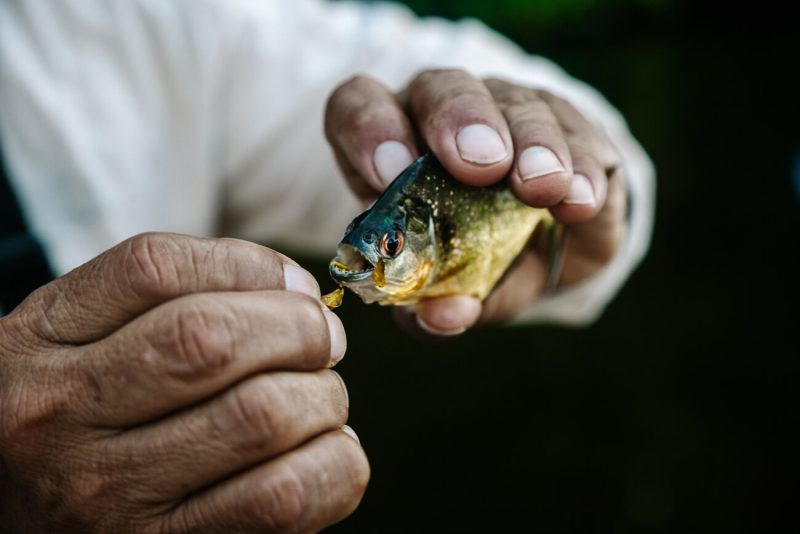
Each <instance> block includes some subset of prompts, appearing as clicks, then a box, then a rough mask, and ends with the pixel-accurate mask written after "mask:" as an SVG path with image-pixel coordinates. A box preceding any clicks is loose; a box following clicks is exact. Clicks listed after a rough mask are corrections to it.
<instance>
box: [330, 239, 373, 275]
mask: <svg viewBox="0 0 800 534" xmlns="http://www.w3.org/2000/svg"><path fill="white" fill-rule="evenodd" d="M374 270H375V266H374V265H373V264H372V263H371V262H370V261H369V259H367V257H366V256H364V255H363V254H362V253H361V251H360V250H358V249H357V248H355V247H353V246H351V245H344V244H343V245H339V249H338V250H337V252H336V257H335V258H334V259H332V260H331V262H330V264H329V265H328V272H330V274H331V277H332V278H333V279H334V280H336V281H337V282H341V283H345V284H346V283H350V282H360V281H362V280H366V279H367V278H371V277H372V272H373V271H374Z"/></svg>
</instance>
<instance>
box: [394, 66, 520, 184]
mask: <svg viewBox="0 0 800 534" xmlns="http://www.w3.org/2000/svg"><path fill="white" fill-rule="evenodd" d="M406 98H407V99H408V105H409V107H410V109H411V111H412V115H413V118H414V120H415V121H416V123H417V126H418V128H419V130H420V133H421V134H422V136H423V137H424V138H425V141H426V142H427V144H428V146H429V147H430V148H431V150H432V151H433V152H434V153H435V154H436V157H437V159H438V160H439V161H440V162H441V163H442V165H444V167H445V168H446V169H447V170H448V171H449V172H450V174H452V175H453V176H454V177H455V178H456V179H458V180H460V181H462V182H464V183H465V184H469V185H475V186H482V185H489V184H493V183H495V182H498V181H500V180H501V179H502V178H503V177H504V176H506V175H507V174H508V172H509V171H510V170H511V164H512V163H513V158H514V145H513V142H512V139H511V133H510V132H509V130H508V124H507V123H506V120H505V118H504V117H503V114H502V112H501V111H500V109H499V108H498V107H497V105H496V104H495V101H494V98H493V97H492V94H491V93H490V92H489V89H488V88H487V87H486V86H485V85H484V84H483V82H482V81H480V80H478V79H476V78H474V77H472V76H470V75H469V74H467V73H466V72H464V71H461V70H431V71H425V72H423V73H422V74H420V75H419V76H417V78H416V79H415V80H414V81H413V82H411V85H409V87H408V91H407V94H406Z"/></svg>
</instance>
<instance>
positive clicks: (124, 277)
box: [20, 233, 319, 344]
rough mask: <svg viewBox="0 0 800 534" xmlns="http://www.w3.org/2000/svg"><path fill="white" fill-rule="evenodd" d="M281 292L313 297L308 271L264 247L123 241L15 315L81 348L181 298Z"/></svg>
mask: <svg viewBox="0 0 800 534" xmlns="http://www.w3.org/2000/svg"><path fill="white" fill-rule="evenodd" d="M284 288H285V289H290V290H294V291H299V292H302V293H306V294H308V295H312V296H315V297H318V296H319V285H317V282H316V281H315V280H314V278H313V277H312V276H311V275H310V274H309V273H308V272H306V271H305V270H303V269H301V268H300V267H299V266H298V265H297V264H296V263H295V262H294V261H292V260H290V259H289V258H287V257H286V256H284V255H282V254H279V253H277V252H275V251H273V250H270V249H268V248H264V247H261V246H258V245H255V244H253V243H248V242H246V241H240V240H235V239H204V238H197V237H189V236H184V235H177V234H161V233H151V234H141V235H138V236H136V237H133V238H131V239H128V240H126V241H124V242H122V243H120V244H119V245H117V246H115V247H114V248H112V249H110V250H108V251H107V252H105V253H103V254H101V255H100V256H98V257H96V258H95V259H93V260H91V261H89V262H88V263H86V264H85V265H82V266H81V267H78V268H77V269H75V270H73V271H72V272H70V273H69V274H67V275H65V276H63V277H61V278H59V279H58V280H56V281H54V282H52V283H50V284H48V285H46V286H44V287H42V288H41V289H39V290H37V291H36V292H34V294H33V295H32V296H31V298H30V299H29V301H27V303H26V304H25V305H24V306H20V308H21V310H20V313H21V315H22V316H21V319H22V320H24V321H25V322H26V323H27V324H28V326H29V328H30V330H31V331H32V332H34V333H35V334H36V335H38V336H39V337H41V338H43V339H46V340H48V341H50V342H52V343H59V344H82V343H88V342H91V341H94V340H97V339H100V338H102V337H104V336H106V335H108V334H109V333H111V332H113V331H114V330H116V329H117V328H119V327H120V326H122V325H123V324H125V323H127V322H128V321H130V320H131V319H132V318H133V317H135V316H137V315H139V314H141V313H143V312H145V311H147V310H148V309H150V308H153V307H154V306H157V305H158V304H160V303H162V302H165V301H168V300H170V299H173V298H176V297H179V296H181V295H186V294H189V293H198V292H205V291H243V290H258V289H284Z"/></svg>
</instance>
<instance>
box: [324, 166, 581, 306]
mask: <svg viewBox="0 0 800 534" xmlns="http://www.w3.org/2000/svg"><path fill="white" fill-rule="evenodd" d="M539 229H542V231H539ZM535 236H544V237H542V238H541V239H545V241H546V243H545V246H546V248H547V250H548V255H549V260H550V261H549V263H550V276H549V278H548V282H547V284H548V286H552V285H554V284H555V279H557V275H558V271H560V263H561V258H562V257H563V254H562V251H563V243H564V241H565V238H566V230H565V228H564V226H563V225H562V224H560V223H558V222H556V221H555V219H554V218H553V217H552V215H551V214H550V212H549V211H548V210H547V209H540V208H532V207H530V206H527V205H526V204H524V203H522V202H521V201H520V200H518V199H517V198H516V196H514V194H513V193H512V191H511V190H510V189H509V188H508V185H507V184H506V183H505V181H503V182H500V183H497V184H494V185H490V186H484V187H476V186H470V185H467V184H464V183H461V182H460V181H458V180H456V179H455V178H454V177H453V176H451V175H450V174H449V173H448V172H447V171H446V170H445V169H444V167H443V166H442V165H441V163H439V161H437V160H436V158H435V157H434V156H433V155H432V154H425V155H423V156H421V157H420V158H419V159H417V160H416V161H414V162H413V163H412V164H411V165H410V166H408V167H407V168H406V169H405V170H404V171H403V172H402V173H401V174H400V175H399V176H398V177H397V178H396V179H395V180H394V181H393V182H392V183H391V184H390V185H389V186H388V187H387V188H386V190H385V191H384V192H383V193H382V194H381V195H380V196H379V197H378V199H377V200H376V201H375V202H374V203H373V204H372V206H371V207H370V208H368V209H367V210H366V211H364V212H363V213H361V214H359V215H358V216H357V217H356V218H355V219H353V221H352V222H351V223H350V224H349V225H348V226H347V229H346V230H345V232H344V235H343V236H342V239H341V241H340V242H339V244H338V246H337V249H336V256H335V257H334V258H333V259H331V261H330V263H329V265H328V271H329V273H330V275H331V278H333V280H334V282H336V283H337V284H338V285H339V288H338V289H337V290H335V291H333V292H331V293H329V294H328V295H325V296H324V297H323V302H325V303H326V304H327V305H328V307H330V308H334V307H337V306H338V305H340V304H341V302H342V298H343V295H344V288H347V289H349V290H351V291H352V292H354V293H356V294H357V295H358V296H359V297H360V298H361V300H363V301H364V302H365V303H367V304H370V303H378V304H380V305H385V306H387V305H390V306H401V305H403V306H404V305H412V304H416V303H418V302H419V301H421V300H423V299H428V298H435V297H443V296H449V295H469V296H473V297H475V298H478V299H480V300H484V299H485V298H486V297H487V296H488V295H489V294H490V293H491V291H492V289H494V287H495V285H496V284H497V283H498V281H499V280H500V279H501V278H502V277H503V275H504V274H505V273H506V271H507V270H508V268H509V267H510V266H511V265H512V264H513V262H514V260H515V259H516V258H517V257H518V255H519V254H520V253H521V252H522V251H523V250H524V249H525V247H526V246H528V245H529V244H530V243H532V241H533V240H534V237H535Z"/></svg>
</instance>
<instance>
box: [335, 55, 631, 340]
mask: <svg viewBox="0 0 800 534" xmlns="http://www.w3.org/2000/svg"><path fill="white" fill-rule="evenodd" d="M325 132H326V135H327V137H328V140H329V142H330V143H331V145H332V146H333V150H334V154H335V156H336V160H337V162H338V163H339V166H340V168H341V169H342V172H343V173H344V176H345V178H346V179H347V182H348V184H349V186H350V187H351V189H352V190H353V191H354V192H355V193H356V195H358V197H359V198H360V199H362V200H363V201H364V202H365V203H366V202H371V201H372V200H374V199H375V198H376V197H377V195H378V194H379V193H380V192H381V191H382V190H383V189H384V188H385V187H386V186H387V185H388V184H389V183H390V182H391V181H392V180H393V179H394V178H395V177H396V176H397V175H398V174H399V173H400V172H401V171H402V170H403V169H404V168H405V167H406V166H408V165H409V164H410V163H411V162H412V161H413V160H414V159H415V158H416V157H418V155H419V154H420V153H421V152H422V151H424V150H430V151H432V152H433V153H434V154H435V155H436V157H437V158H438V159H439V161H440V162H441V163H442V164H443V165H444V167H445V168H446V169H447V170H448V171H449V172H450V173H451V174H452V175H453V176H454V177H455V178H457V179H458V180H461V181H462V182H464V183H466V184H470V185H475V186H481V185H489V184H492V183H496V182H498V181H499V180H502V179H506V180H507V182H508V185H509V187H510V189H511V190H512V191H513V192H514V194H515V195H516V196H517V197H518V198H519V199H520V200H521V201H522V202H524V203H526V204H528V205H530V206H533V207H537V208H549V209H550V211H551V213H552V214H553V216H554V217H555V218H556V219H557V220H559V221H561V222H562V223H565V224H566V225H569V238H568V241H567V246H566V249H565V251H564V253H565V256H564V264H563V269H562V272H561V276H560V278H559V286H565V285H569V284H574V283H576V282H579V281H581V280H584V279H586V278H589V277H591V276H593V275H594V274H596V273H597V272H598V271H600V270H601V269H602V268H603V267H604V266H605V265H607V264H608V262H610V261H611V259H613V257H614V255H615V253H616V251H617V249H618V248H619V246H620V244H621V243H622V241H623V238H624V233H625V211H626V199H625V190H624V186H623V183H622V176H621V172H620V169H619V155H618V154H617V152H616V150H615V149H614V147H613V146H612V144H611V142H610V141H609V139H608V137H607V136H606V135H605V133H604V132H603V131H602V130H601V129H600V128H599V127H598V126H596V125H594V124H593V123H591V122H589V121H588V120H587V119H586V118H584V117H583V116H582V115H581V114H580V113H579V112H578V111H577V110H576V109H575V108H574V107H573V106H572V105H570V104H569V103H568V102H566V101H565V100H563V99H561V98H558V97H556V96H554V95H552V94H550V93H548V92H546V91H542V90H536V89H531V88H528V87H522V86H519V85H513V84H510V83H508V82H505V81H502V80H497V79H489V80H483V81H481V80H478V79H475V78H473V77H471V76H470V75H468V74H467V73H465V72H463V71H459V70H431V71H425V72H423V73H421V74H420V75H418V76H417V77H416V78H415V79H414V80H413V81H412V82H411V84H410V85H409V86H408V87H407V88H406V89H405V90H404V91H402V92H401V93H399V94H392V93H391V92H390V91H389V90H388V89H387V88H386V87H384V86H383V85H382V84H380V83H379V82H377V81H375V80H373V79H370V78H367V77H364V76H356V77H354V78H352V79H350V80H348V81H347V82H345V83H343V84H342V85H340V86H339V87H338V88H337V89H336V90H335V91H334V92H333V94H332V95H331V97H330V99H329V101H328V107H327V111H326V117H325ZM547 275H548V262H547V258H546V256H545V253H544V251H541V250H536V249H534V248H530V249H529V250H526V251H525V252H523V254H522V255H521V256H520V258H518V260H517V261H516V263H515V264H514V266H513V267H512V268H511V269H510V270H509V272H508V273H507V274H506V276H505V277H504V278H503V280H502V281H501V282H500V283H499V284H498V286H497V287H496V288H495V289H494V291H493V292H492V294H491V295H489V297H487V299H486V300H485V301H484V302H480V301H479V300H478V299H475V298H473V297H467V296H452V297H441V298H435V299H428V300H426V301H423V302H421V303H419V304H417V305H416V307H415V310H414V312H415V314H409V313H408V312H407V311H403V310H402V309H399V310H398V313H397V314H396V315H397V318H398V320H399V321H400V323H401V324H403V325H405V326H407V327H409V328H411V329H418V328H420V327H421V328H422V329H423V330H425V331H427V332H428V333H432V334H438V335H452V334H457V333H460V332H463V331H464V330H465V329H466V328H468V327H470V326H472V325H473V324H475V323H476V322H477V321H479V320H481V321H497V320H506V319H510V318H512V317H514V316H515V315H516V314H518V313H519V312H521V311H522V310H524V309H525V308H526V307H527V306H529V305H530V304H531V303H532V302H533V301H535V300H536V299H537V298H538V297H539V296H540V295H541V294H542V293H543V292H544V290H545V284H546V279H547ZM413 316H415V317H416V321H414V320H413V319H412V317H413Z"/></svg>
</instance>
